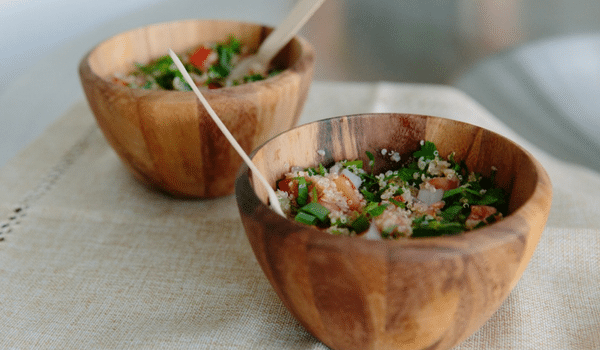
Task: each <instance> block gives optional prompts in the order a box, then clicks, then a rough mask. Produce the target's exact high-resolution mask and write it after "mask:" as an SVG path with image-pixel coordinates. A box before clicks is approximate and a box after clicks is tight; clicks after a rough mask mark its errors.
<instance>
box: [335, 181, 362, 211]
mask: <svg viewBox="0 0 600 350" xmlns="http://www.w3.org/2000/svg"><path fill="white" fill-rule="evenodd" d="M333 182H335V185H336V187H337V189H338V190H339V191H340V192H342V194H343V195H344V197H346V198H347V200H348V207H349V208H350V210H359V209H360V207H361V197H360V194H359V192H358V191H357V190H356V187H355V186H354V184H353V183H352V181H350V179H348V178H347V177H346V176H344V175H340V176H338V177H337V178H334V179H333Z"/></svg>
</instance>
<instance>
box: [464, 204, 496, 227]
mask: <svg viewBox="0 0 600 350" xmlns="http://www.w3.org/2000/svg"><path fill="white" fill-rule="evenodd" d="M496 213H497V210H496V208H494V207H491V206H489V205H472V206H471V213H470V214H469V217H468V218H467V221H466V222H465V225H466V226H467V228H468V229H473V228H475V226H477V225H478V224H479V223H480V222H482V221H483V222H485V223H488V222H487V220H486V219H487V218H488V217H490V216H491V215H494V214H496ZM499 215H500V214H498V215H495V216H496V218H499Z"/></svg>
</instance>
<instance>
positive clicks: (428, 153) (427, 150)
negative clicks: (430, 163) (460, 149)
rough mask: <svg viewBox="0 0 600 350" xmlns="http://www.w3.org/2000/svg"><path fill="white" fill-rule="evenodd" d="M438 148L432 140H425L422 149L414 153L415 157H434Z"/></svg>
mask: <svg viewBox="0 0 600 350" xmlns="http://www.w3.org/2000/svg"><path fill="white" fill-rule="evenodd" d="M436 151H437V148H436V147H435V144H434V143H433V142H431V141H425V143H423V145H422V146H421V149H420V150H418V151H416V152H414V153H413V157H415V158H416V159H419V158H421V157H423V158H424V159H434V158H435V153H436Z"/></svg>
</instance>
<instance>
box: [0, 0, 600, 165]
mask: <svg viewBox="0 0 600 350" xmlns="http://www.w3.org/2000/svg"><path fill="white" fill-rule="evenodd" d="M294 3H295V0H277V1H275V0H219V1H214V0H211V1H209V0H127V1H123V0H103V1H92V0H0V33H1V34H0V123H1V124H0V125H2V128H0V166H2V165H3V164H4V163H5V161H6V160H7V159H9V158H10V157H12V156H14V155H15V153H16V152H17V151H18V150H20V149H22V148H23V147H24V146H25V145H26V144H28V143H29V142H30V141H32V140H33V139H34V138H35V137H36V136H37V135H39V134H40V133H41V132H42V131H43V130H44V128H45V127H46V126H47V125H48V124H49V123H51V122H52V121H53V120H55V119H56V118H57V117H58V116H60V115H62V113H64V112H65V111H66V110H67V109H68V108H69V107H70V106H71V105H72V103H73V100H74V99H75V100H77V99H81V98H83V93H82V91H81V87H80V86H79V80H78V76H77V65H78V62H79V60H80V59H81V57H82V56H83V55H84V54H85V53H86V52H87V51H88V50H89V49H91V48H92V47H93V46H94V45H95V44H97V43H98V42H100V41H102V40H104V39H106V38H107V37H108V36H111V35H114V34H117V33H119V32H121V31H124V30H127V29H131V28H134V27H137V26H141V25H146V24H150V23H155V22H163V21H169V20H175V19H182V18H230V19H241V20H247V21H253V22H261V23H265V24H269V25H277V24H278V23H279V21H281V20H282V19H283V17H284V16H285V14H286V13H287V12H288V11H289V9H290V8H291V6H292V5H293V4H294ZM598 18H600V1H598V0H375V1H372V0H326V1H325V3H324V4H323V6H322V7H321V8H320V9H319V10H318V11H317V12H316V13H315V15H314V16H313V18H312V19H311V20H310V21H309V22H308V23H307V25H306V26H305V28H303V30H302V32H301V34H303V35H304V36H305V37H306V38H307V39H308V40H309V41H311V42H312V43H313V44H314V46H315V47H316V50H317V65H316V72H315V80H335V81H393V82H410V83H435V84H451V85H455V86H458V87H459V88H461V89H462V90H463V91H465V92H466V93H467V94H469V95H471V96H473V97H474V98H475V99H476V100H478V101H479V102H480V103H481V104H483V105H484V106H485V107H486V108H488V109H490V110H491V111H492V113H494V114H495V115H496V116H497V117H498V118H499V119H501V120H503V121H506V122H507V123H508V124H509V125H510V126H511V127H513V128H514V129H515V130H516V131H518V132H520V133H522V134H523V136H525V137H527V138H528V139H533V140H534V141H535V140H539V141H540V142H541V143H540V142H538V143H537V144H538V145H540V146H543V147H544V148H550V149H552V148H553V146H555V145H559V144H560V145H561V147H562V148H564V149H563V151H564V152H558V153H557V154H558V155H560V156H561V157H563V158H569V157H573V154H575V155H576V154H578V153H581V152H579V150H580V149H581V148H582V147H583V148H586V147H587V148H589V149H588V150H587V151H588V153H587V154H599V155H598V162H599V164H600V142H597V141H598V137H595V138H594V137H593V136H590V135H589V132H585V130H586V129H587V130H588V131H589V130H593V128H594V127H597V128H600V122H599V121H598V117H597V115H600V111H598V110H597V109H598V107H597V106H596V105H595V104H589V103H587V104H586V107H585V108H573V106H575V107H576V106H578V105H582V103H581V102H582V101H581V99H583V98H585V99H586V101H583V102H584V103H586V102H587V101H589V100H590V99H591V98H592V97H590V96H597V94H596V93H595V92H598V93H600V77H598V76H597V74H598V72H597V69H595V68H594V67H597V66H599V65H600V45H596V44H595V43H596V40H595V39H594V38H595V37H594V36H597V35H600V20H598ZM580 35H588V36H592V37H591V38H589V37H586V40H583V41H581V40H579V39H578V38H577V36H580ZM572 36H575V40H579V41H578V42H577V43H573V42H571V41H572V40H571V39H570V38H571V37H572ZM565 37H566V39H565ZM555 39H556V40H555ZM540 40H550V41H551V42H552V43H554V42H556V43H558V44H552V45H550V46H551V47H552V48H553V51H552V52H547V53H546V51H544V50H542V51H540V50H537V51H536V50H533V51H534V52H531V51H530V50H527V49H526V48H527V45H528V44H530V43H534V44H535V43H536V42H539V41H540ZM542 46H543V45H542ZM582 46H583V47H582ZM534 47H538V48H539V47H540V45H537V46H536V45H534ZM543 47H548V46H543ZM572 47H577V48H578V49H577V50H576V51H572V50H571V48H572ZM581 53H584V54H585V55H584V59H582V58H581ZM576 56H578V57H579V58H578V57H576ZM577 58H578V59H577ZM515 59H516V61H515ZM498 60H499V61H500V62H502V64H499V63H498ZM548 60H552V62H549V61H548ZM506 62H513V63H514V62H518V64H512V65H511V64H507V63H506ZM556 67H569V69H563V70H560V69H557V68H556ZM517 68H518V69H517ZM588 72H591V73H588ZM542 73H545V74H542ZM573 77H578V78H577V79H580V80H577V81H568V80H569V79H571V80H572V79H573ZM525 78H527V79H525ZM581 79H587V80H590V81H589V82H586V84H578V82H579V81H581ZM38 83H39V84H38ZM491 86H493V87H494V88H493V89H491V88H490V87H491ZM550 86H553V87H554V89H552V93H551V94H550V93H544V91H545V92H548V91H549V89H548V88H549V87H550ZM581 86H586V88H585V89H586V94H582V93H581V91H578V90H581ZM519 89H521V90H522V91H525V92H526V93H516V91H520V90H519ZM31 90H35V93H36V96H38V97H37V98H36V99H31V97H29V96H30V94H31ZM28 95H29V96H28ZM565 95H568V96H569V98H568V99H563V98H561V96H565ZM499 97H502V99H500V98H499ZM49 101H51V103H49ZM565 101H566V102H568V103H569V106H563V105H561V104H562V103H563V102H565ZM41 106H44V107H43V108H45V113H44V115H39V113H36V111H39V110H40V108H42V107H41ZM589 106H591V107H589ZM565 111H567V112H565ZM569 111H571V112H569ZM573 111H575V112H573ZM584 112H585V113H586V114H585V115H584V114H583V113H584ZM544 120H548V121H549V122H550V123H551V124H552V125H553V128H554V130H553V131H552V132H548V133H545V134H544V133H543V130H544V128H537V126H538V125H540V124H539V123H543V122H544ZM590 127H591V129H590ZM538 129H539V130H538ZM546 129H547V128H546ZM579 129H582V130H584V131H582V132H579ZM540 130H541V131H540ZM573 130H574V131H573ZM561 135H568V137H570V138H571V139H578V142H579V144H575V143H573V142H571V141H572V140H568V139H567V140H560V142H558V141H557V140H556V138H557V137H561ZM582 140H583V141H582ZM582 142H583V143H582ZM596 143H597V145H594V147H591V146H590V147H588V145H591V144H596ZM596 146H597V147H596ZM597 150H598V152H596V151H597ZM585 157H587V155H585V156H583V157H580V158H581V159H582V161H584V160H585ZM599 169H600V166H599Z"/></svg>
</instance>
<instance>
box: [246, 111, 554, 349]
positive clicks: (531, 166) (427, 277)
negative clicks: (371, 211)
mask: <svg viewBox="0 0 600 350" xmlns="http://www.w3.org/2000/svg"><path fill="white" fill-rule="evenodd" d="M421 140H429V141H432V142H434V143H435V144H436V145H437V147H438V150H439V152H440V154H441V155H442V156H444V157H445V156H447V155H448V154H449V153H451V152H452V151H455V152H456V159H457V160H464V161H465V162H466V164H467V166H468V167H469V169H470V170H473V171H478V172H481V173H482V174H483V175H489V174H490V167H491V166H492V165H493V166H495V167H497V169H498V173H497V175H496V181H497V185H498V186H501V187H503V188H504V189H506V190H507V191H509V193H510V199H509V214H508V215H507V216H506V217H505V218H504V219H503V220H500V221H498V222H496V223H494V224H492V225H489V226H487V227H484V228H480V229H476V230H473V231H470V232H468V233H463V234H459V235H456V236H446V237H435V238H413V239H406V240H395V241H394V240H385V241H372V240H366V239H363V238H360V237H347V236H333V235H330V234H328V233H325V232H322V231H319V230H317V229H314V228H312V227H308V226H304V225H302V224H299V223H296V222H294V221H292V220H288V219H285V218H283V217H280V216H279V215H277V214H276V213H275V212H274V211H272V210H271V209H270V208H269V207H268V206H267V204H265V203H267V195H266V191H265V190H264V188H263V187H262V186H261V185H260V182H258V181H257V179H256V178H255V177H252V176H251V174H249V171H248V169H247V168H245V169H243V170H242V171H241V173H240V176H239V177H238V179H237V182H236V197H237V202H238V207H239V212H240V215H241V218H242V221H243V224H244V228H245V231H246V234H247V236H248V239H249V241H250V243H251V246H252V249H253V250H254V254H255V256H256V259H257V260H258V262H259V264H260V266H261V268H262V269H263V271H264V273H265V275H266V276H267V278H268V279H269V281H270V283H271V285H272V286H273V288H274V289H275V291H276V292H277V295H278V296H279V297H280V298H281V300H282V301H283V303H284V305H285V306H286V307H287V308H288V310H289V311H290V312H291V313H292V314H293V315H294V316H295V317H296V318H297V319H298V321H299V322H300V323H301V324H302V325H303V326H304V327H305V328H306V329H307V330H308V331H309V332H310V333H312V334H313V335H314V336H315V337H316V338H318V339H319V340H321V341H322V342H323V343H325V344H326V345H327V346H329V347H330V348H332V349H429V350H434V349H435V350H441V349H450V348H452V347H453V346H455V345H457V344H458V343H460V342H461V341H463V340H464V339H465V338H467V337H468V336H470V335H471V334H473V333H474V332H475V331H476V330H477V329H478V328H480V327H481V326H482V325H483V324H484V323H485V322H486V321H487V320H488V319H489V318H490V316H491V315H492V314H493V313H494V312H495V311H496V310H497V309H498V308H499V306H500V304H502V302H503V301H504V300H505V299H506V297H507V296H508V294H509V293H510V291H511V290H512V289H513V287H514V286H515V285H516V284H517V281H518V280H519V278H520V277H521V275H522V274H523V271H524V270H525V268H526V266H527V263H528V262H529V260H530V258H531V256H532V254H533V252H534V250H535V247H536V245H537V243H538V241H539V239H540V236H541V234H542V230H543V228H544V225H545V224H546V220H547V217H548V212H549V210H550V204H551V198H552V187H551V184H550V180H549V178H548V176H547V174H546V172H545V170H544V169H543V168H542V166H541V165H540V164H539V163H538V162H537V161H536V160H535V159H534V158H533V157H532V156H531V155H530V154H529V153H528V152H526V151H525V150H523V149H522V148H521V147H519V146H518V145H517V144H515V143H513V142H512V141H510V140H508V139H506V138H504V137H502V136H500V135H498V134H496V133H494V132H492V131H489V130H485V129H482V128H480V127H477V126H473V125H469V124H465V123H461V122H457V121H452V120H448V119H442V118H436V117H431V116H421V115H407V114H364V115H354V116H344V117H337V118H332V119H327V120H323V121H318V122H315V123H311V124H307V125H303V126H300V127H297V128H294V129H292V130H289V131H287V132H285V133H283V134H280V135H279V136H277V137H275V138H273V139H271V140H269V141H268V142H267V143H265V144H264V145H262V146H261V147H259V148H258V149H257V150H256V151H255V152H254V153H253V155H252V159H253V161H254V162H255V163H256V165H257V167H258V168H259V169H260V170H261V172H262V173H263V174H264V175H265V177H266V178H267V180H268V181H269V182H270V183H271V184H273V185H274V184H275V181H276V180H277V179H279V178H280V177H281V176H282V175H283V174H284V173H285V172H287V171H289V169H290V166H293V165H297V166H302V167H304V166H315V165H318V164H319V163H323V165H326V166H327V165H331V164H332V163H333V162H334V161H336V160H343V159H357V158H359V159H362V160H363V161H365V162H368V158H367V157H366V156H365V151H371V152H372V153H373V154H374V155H376V161H375V166H376V168H378V169H375V172H376V173H378V172H379V171H382V170H387V169H389V163H387V162H386V161H385V160H384V159H383V156H382V155H381V152H380V150H381V149H383V148H385V149H387V150H395V151H397V152H399V153H400V154H401V155H407V154H410V153H412V152H414V151H415V150H417V149H419V147H420V144H419V142H420V141H421ZM317 151H319V152H317ZM321 151H324V155H321V154H323V152H321ZM388 158H389V157H388Z"/></svg>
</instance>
